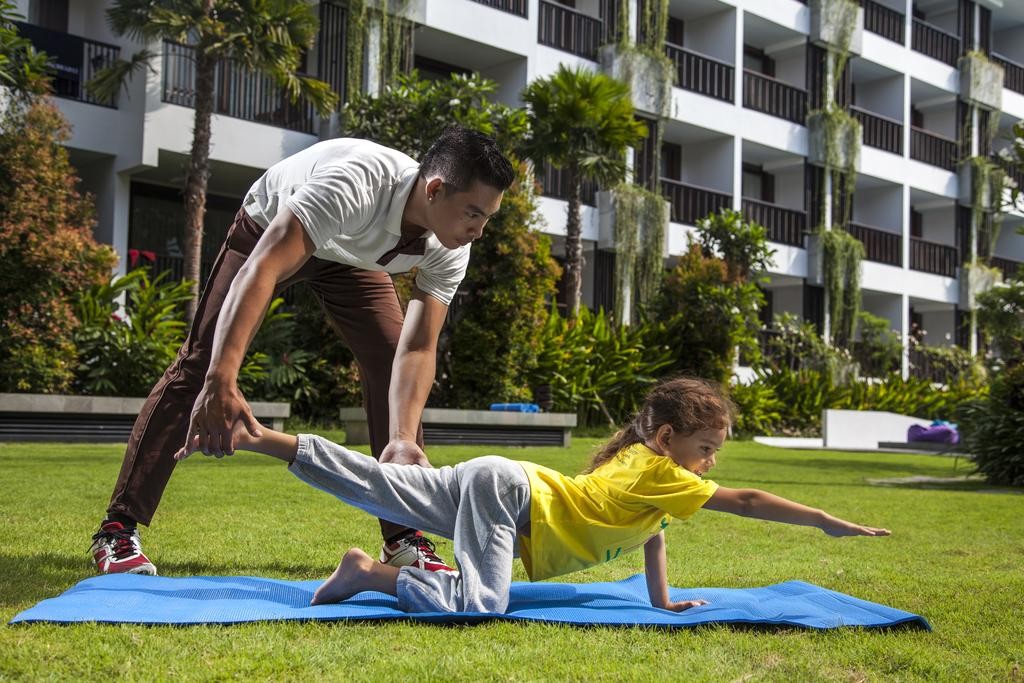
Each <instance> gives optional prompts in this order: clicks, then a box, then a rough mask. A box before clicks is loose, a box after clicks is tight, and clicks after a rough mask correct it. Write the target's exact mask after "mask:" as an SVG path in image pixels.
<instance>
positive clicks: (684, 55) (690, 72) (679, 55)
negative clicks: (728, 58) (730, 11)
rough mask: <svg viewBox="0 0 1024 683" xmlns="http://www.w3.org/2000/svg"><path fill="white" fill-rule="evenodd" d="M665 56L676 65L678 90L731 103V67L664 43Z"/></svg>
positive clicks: (697, 53) (683, 48) (732, 71)
mask: <svg viewBox="0 0 1024 683" xmlns="http://www.w3.org/2000/svg"><path fill="white" fill-rule="evenodd" d="M665 54H667V55H668V58H669V59H671V60H672V62H673V63H674V64H675V65H676V73H677V74H678V76H677V80H678V85H679V87H680V88H682V89H683V90H690V91H692V92H695V93H700V94H701V95H707V96H708V97H713V98H715V99H716V100H722V101H724V102H732V101H733V90H734V86H733V73H734V71H735V69H733V68H732V65H730V64H726V63H725V62H720V61H718V60H717V59H713V58H711V57H707V56H705V55H702V54H700V53H699V52H694V51H693V50H688V49H686V48H685V47H681V46H679V45H674V44H672V43H665Z"/></svg>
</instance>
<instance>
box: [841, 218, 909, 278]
mask: <svg viewBox="0 0 1024 683" xmlns="http://www.w3.org/2000/svg"><path fill="white" fill-rule="evenodd" d="M847 232H849V233H850V234H851V235H853V236H854V237H856V238H857V239H858V240H860V243H861V244H863V245H864V258H866V259H867V260H869V261H876V262H878V263H884V264H886V265H890V266H897V267H900V266H902V265H903V245H902V244H901V243H902V241H903V240H902V239H901V237H900V235H898V234H896V233H894V232H887V231H885V230H879V229H878V228H872V227H869V226H867V225H862V224H859V223H850V226H849V227H848V228H847Z"/></svg>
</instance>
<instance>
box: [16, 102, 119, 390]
mask: <svg viewBox="0 0 1024 683" xmlns="http://www.w3.org/2000/svg"><path fill="white" fill-rule="evenodd" d="M0 111H2V113H0V131H3V134H2V135H0V197H3V199H2V200H0V315H2V318H0V321H2V322H0V391H16V392H45V393H57V392H62V391H67V390H68V389H69V388H70V385H71V381H72V379H73V377H74V374H75V365H76V363H75V358H76V351H75V345H74V335H75V330H76V329H77V328H78V324H79V323H78V319H77V318H76V317H75V315H74V310H73V299H74V297H75V295H76V294H77V293H78V292H79V291H80V290H82V289H85V288H88V287H90V286H92V285H94V284H96V283H98V282H101V281H102V280H103V279H104V278H107V277H109V273H110V270H111V268H112V267H113V266H114V263H115V261H116V258H115V256H114V253H113V251H112V250H111V249H110V248H109V247H105V246H100V245H99V244H97V243H96V241H95V240H94V239H93V236H92V226H93V216H92V211H93V210H92V203H91V201H90V200H89V198H87V197H83V196H82V195H80V194H79V193H78V192H77V191H76V190H75V185H76V183H77V179H76V178H75V176H74V173H73V169H72V167H71V164H70V162H69V160H68V152H67V149H65V147H64V146H63V145H62V143H64V142H66V141H67V140H68V138H69V137H70V131H69V129H68V126H67V123H66V122H65V120H64V118H63V116H62V115H61V113H60V111H59V110H58V109H57V108H56V107H55V106H54V105H53V104H52V103H50V102H48V101H45V100H43V101H38V102H35V103H32V104H26V103H25V102H24V101H22V100H10V99H5V101H4V104H3V105H2V106H0Z"/></svg>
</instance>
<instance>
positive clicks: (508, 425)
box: [339, 408, 576, 446]
mask: <svg viewBox="0 0 1024 683" xmlns="http://www.w3.org/2000/svg"><path fill="white" fill-rule="evenodd" d="M339 417H340V418H341V421H342V422H343V423H344V426H345V441H346V443H349V444H367V443H370V432H369V429H368V428H367V424H366V412H365V411H364V410H363V409H362V408H342V409H341V412H340V414H339ZM422 421H423V441H424V443H427V444H488V445H499V446H569V444H570V443H571V440H572V428H573V427H575V426H576V416H575V415H574V414H571V413H512V412H502V411H496V410H458V409H452V408H426V409H424V411H423V420H422Z"/></svg>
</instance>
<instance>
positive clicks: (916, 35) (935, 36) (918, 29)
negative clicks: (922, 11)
mask: <svg viewBox="0 0 1024 683" xmlns="http://www.w3.org/2000/svg"><path fill="white" fill-rule="evenodd" d="M910 41H911V42H910V46H911V47H912V48H913V49H914V50H915V51H916V52H920V53H921V54H925V55H928V56H929V57H931V58H932V59H937V60H939V61H940V62H943V63H945V64H949V65H950V66H956V60H957V59H958V58H959V57H960V36H958V35H956V34H953V33H949V32H947V31H943V30H942V29H941V28H939V27H938V26H932V25H931V24H929V23H927V22H924V21H921V20H920V19H914V30H913V35H912V36H911V38H910Z"/></svg>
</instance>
